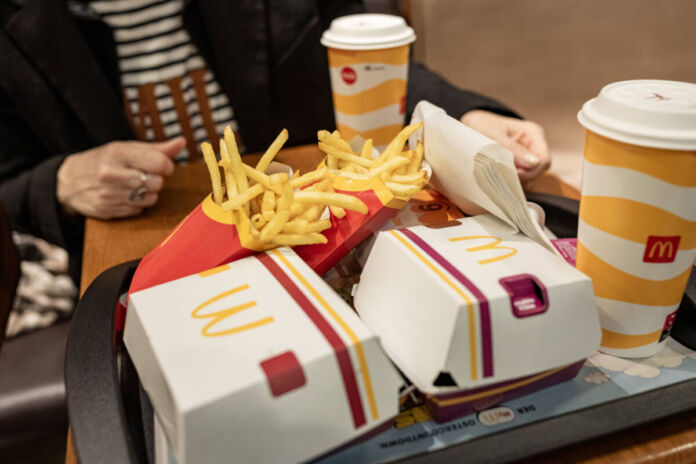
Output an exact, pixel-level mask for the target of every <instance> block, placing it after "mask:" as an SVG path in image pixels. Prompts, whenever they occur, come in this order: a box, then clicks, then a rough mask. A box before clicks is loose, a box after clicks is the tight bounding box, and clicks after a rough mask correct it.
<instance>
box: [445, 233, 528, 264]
mask: <svg viewBox="0 0 696 464" xmlns="http://www.w3.org/2000/svg"><path fill="white" fill-rule="evenodd" d="M485 239H489V240H491V242H489V243H486V244H484V245H478V246H473V247H471V248H466V251H471V252H476V251H488V250H502V251H505V253H504V254H502V255H500V256H496V257H494V258H487V259H482V260H479V261H478V263H479V264H489V263H493V262H495V261H501V260H503V259H507V258H509V257H511V256H514V255H516V254H517V249H516V248H513V247H511V246H507V245H502V246H501V245H500V243H501V242H502V241H503V240H502V239H501V238H500V237H495V236H493V235H471V236H467V237H452V238H451V239H449V241H450V242H459V241H463V240H485Z"/></svg>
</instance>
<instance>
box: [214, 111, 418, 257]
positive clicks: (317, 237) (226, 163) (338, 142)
mask: <svg viewBox="0 0 696 464" xmlns="http://www.w3.org/2000/svg"><path fill="white" fill-rule="evenodd" d="M420 125H421V124H420V123H419V124H412V125H410V126H406V127H405V128H404V129H403V130H402V131H401V132H399V134H398V135H397V136H396V137H395V138H394V139H393V140H392V142H391V143H390V144H389V145H388V146H387V148H386V149H385V150H384V152H382V154H380V155H379V156H378V157H377V158H374V159H373V158H372V140H367V141H366V142H365V144H364V145H363V148H362V151H361V153H359V154H358V153H355V152H353V150H352V149H351V147H350V145H349V144H348V142H346V141H345V140H343V139H342V138H341V135H340V133H339V132H338V131H334V132H333V133H331V132H328V131H319V132H318V138H319V148H320V149H321V150H322V151H324V152H325V153H326V154H327V157H326V166H322V167H319V168H317V169H315V170H314V171H310V172H307V173H305V174H303V175H300V173H299V171H298V172H295V174H294V175H293V176H292V177H289V176H288V174H287V173H275V174H266V170H267V169H268V166H269V165H270V163H271V161H273V158H274V157H275V155H276V154H277V153H278V151H280V149H281V148H282V147H283V145H284V144H285V142H286V141H287V140H288V132H287V130H285V129H283V130H282V131H281V132H280V134H279V135H278V137H276V139H275V140H274V141H273V143H272V144H271V145H270V146H269V147H268V149H267V150H266V152H265V153H264V154H263V156H262V157H261V159H260V160H259V161H258V163H257V164H256V166H255V167H252V166H249V165H247V164H245V163H244V162H242V158H241V156H240V154H239V149H238V148H237V142H236V140H235V137H234V133H233V132H232V129H231V128H230V127H229V126H228V127H226V128H225V131H224V133H223V138H222V139H221V140H220V161H218V160H217V157H216V155H215V151H214V150H213V146H212V145H211V144H210V143H208V142H204V143H202V144H201V151H202V152H203V158H204V159H205V162H206V165H207V167H208V171H209V173H210V179H211V182H212V186H213V193H212V197H213V201H214V202H215V203H216V204H218V205H220V207H221V208H222V209H223V210H224V211H230V212H232V214H234V215H235V217H236V220H237V223H238V224H249V225H250V227H249V231H250V233H251V236H252V237H254V238H255V239H257V240H259V241H260V242H261V243H262V244H264V245H276V246H283V245H287V246H294V245H312V244H317V243H327V239H326V237H325V236H324V235H323V234H322V233H321V232H322V231H324V230H326V229H328V228H330V227H331V220H330V219H329V215H328V214H327V213H326V209H327V207H328V209H329V210H330V211H331V214H332V215H333V216H335V217H336V218H338V219H341V218H343V217H344V216H345V215H346V211H345V210H346V209H348V210H352V211H356V212H358V213H361V214H367V205H365V203H364V202H363V201H362V200H360V199H359V198H357V197H355V196H352V195H347V194H343V193H337V192H335V191H334V189H333V183H332V178H333V176H340V177H343V178H347V179H350V180H355V181H362V180H369V179H373V178H375V177H379V178H380V179H382V180H383V181H384V184H385V185H386V186H387V188H388V189H389V190H391V191H392V193H393V194H394V195H395V196H397V197H411V196H412V195H415V194H416V193H418V192H419V191H420V189H421V188H422V187H423V186H424V185H425V183H426V182H427V173H426V171H424V170H421V169H420V166H421V162H422V160H423V146H422V145H421V144H420V142H419V143H418V147H417V148H416V150H407V151H403V147H404V144H405V143H406V140H407V139H408V137H409V136H410V135H411V134H413V132H414V131H416V130H417V129H418V128H419V127H420ZM220 168H222V175H221V173H220Z"/></svg>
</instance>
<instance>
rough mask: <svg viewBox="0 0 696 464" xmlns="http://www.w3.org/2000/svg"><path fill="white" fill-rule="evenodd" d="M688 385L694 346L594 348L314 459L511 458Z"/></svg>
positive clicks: (662, 408) (685, 399)
mask: <svg viewBox="0 0 696 464" xmlns="http://www.w3.org/2000/svg"><path fill="white" fill-rule="evenodd" d="M694 391H696V352H694V351H691V350H689V349H688V348H685V347H683V346H682V345H680V344H678V343H677V342H675V341H674V340H672V339H669V340H668V343H667V347H666V348H665V350H664V351H663V352H662V353H660V354H659V355H656V356H653V357H652V358H646V359H640V360H634V361H630V360H626V359H621V358H616V357H613V356H609V355H605V354H601V353H597V354H595V355H594V356H592V357H590V358H589V359H588V361H587V362H586V363H585V365H584V366H583V367H582V369H581V370H580V373H579V374H578V375H577V377H575V379H573V380H570V381H568V382H564V383H561V384H557V385H555V386H553V387H550V388H547V389H544V390H540V391H537V392H535V393H532V394H530V395H527V396H523V397H520V398H517V399H515V400H512V401H508V402H504V403H502V404H499V405H496V406H493V407H491V408H488V409H484V410H482V411H480V412H477V413H474V414H471V415H469V416H465V417H461V418H458V419H455V420H453V421H451V422H448V423H437V422H435V421H434V420H433V419H432V418H431V417H430V416H429V414H428V412H427V409H426V408H425V407H424V405H422V404H421V405H413V406H412V407H411V408H409V409H407V410H405V411H403V412H402V413H401V414H400V415H399V417H397V419H396V420H395V422H394V425H393V426H392V427H391V428H390V429H388V430H386V431H384V432H382V433H379V434H378V435H375V436H373V437H372V438H370V439H369V440H367V441H364V442H362V443H359V444H357V445H354V446H351V447H348V448H345V449H341V450H339V451H337V452H335V453H333V454H330V455H328V456H324V457H322V458H320V459H318V460H317V461H315V462H318V463H330V464H337V463H341V464H342V463H355V462H360V463H381V462H405V463H450V462H467V463H501V462H511V461H515V460H518V459H522V458H526V457H531V456H534V455H536V454H539V453H543V452H546V451H550V450H554V449H557V448H560V447H563V446H567V445H571V444H574V443H579V442H581V441H585V440H589V439H592V438H597V437H600V436H603V435H606V434H609V433H612V432H617V431H621V430H625V429H627V428H630V427H633V426H636V425H640V424H644V423H647V422H652V421H655V420H658V419H662V418H665V417H668V416H670V415H673V414H677V413H680V412H684V411H688V410H690V409H693V408H696V395H694V394H693V392H694ZM240 427H243V424H240ZM155 435H157V433H156V432H155ZM161 436H162V435H161V434H160V437H161ZM272 440H273V437H270V436H269V437H268V441H269V443H270V442H272ZM155 448H156V449H159V450H162V451H164V453H165V454H166V456H161V455H158V456H156V457H155V462H157V463H160V462H162V463H164V462H167V463H170V464H173V463H176V460H175V459H174V458H173V456H172V455H171V452H170V451H169V450H168V447H167V445H166V443H164V444H163V443H160V444H159V446H155ZM165 450H166V451H165Z"/></svg>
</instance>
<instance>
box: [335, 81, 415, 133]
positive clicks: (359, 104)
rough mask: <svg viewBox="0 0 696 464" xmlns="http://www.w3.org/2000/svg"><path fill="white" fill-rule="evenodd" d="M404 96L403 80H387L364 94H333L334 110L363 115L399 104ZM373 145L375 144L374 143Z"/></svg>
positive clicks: (404, 85)
mask: <svg viewBox="0 0 696 464" xmlns="http://www.w3.org/2000/svg"><path fill="white" fill-rule="evenodd" d="M404 96H406V81H405V80H404V79H389V80H386V81H384V82H382V83H381V84H379V85H376V86H374V87H372V88H370V89H367V90H365V91H364V92H360V93H356V94H354V95H341V94H338V93H336V92H333V102H334V109H335V110H336V111H338V112H339V113H344V114H363V113H369V112H370V111H376V110H378V109H380V108H384V107H385V106H389V105H397V104H399V103H401V99H402V98H403V97H404ZM375 145H377V143H376V142H375Z"/></svg>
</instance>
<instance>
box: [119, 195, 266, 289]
mask: <svg viewBox="0 0 696 464" xmlns="http://www.w3.org/2000/svg"><path fill="white" fill-rule="evenodd" d="M271 248H274V246H273V245H264V244H263V243H261V242H260V241H258V240H257V239H255V238H254V237H252V235H251V233H250V231H249V223H248V221H246V220H245V218H244V217H243V216H242V219H241V221H239V220H238V219H237V216H236V215H235V214H233V213H232V212H231V211H223V209H222V208H221V207H220V205H218V204H216V203H215V202H214V201H213V199H212V197H211V195H208V196H207V197H206V198H205V199H204V200H203V201H202V202H201V203H200V204H199V205H198V206H196V208H194V209H193V211H191V212H190V213H189V214H188V215H187V216H186V217H185V218H184V219H182V220H181V222H180V223H179V224H178V225H177V226H176V227H175V228H174V229H173V230H172V231H171V232H170V233H169V234H168V235H167V236H166V237H165V238H164V240H162V241H161V242H160V243H159V244H158V245H157V246H156V247H155V248H154V249H153V250H152V251H150V252H149V253H148V254H147V255H145V257H144V258H143V259H142V260H141V261H140V265H139V266H138V269H137V270H136V271H135V275H134V276H133V279H132V281H131V286H130V290H129V291H130V293H133V292H137V291H139V290H144V289H146V288H150V287H153V286H155V285H159V284H163V283H165V282H169V281H171V280H175V279H179V278H181V277H185V276H187V275H190V274H194V273H197V272H202V271H204V270H206V269H211V268H213V267H217V266H220V265H222V264H225V263H229V262H231V261H235V260H237V259H240V258H244V257H245V256H249V255H251V254H252V253H254V252H257V251H265V250H268V249H271Z"/></svg>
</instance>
